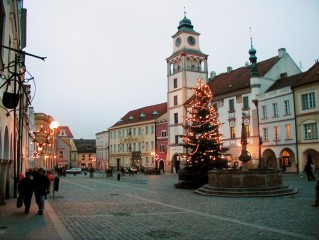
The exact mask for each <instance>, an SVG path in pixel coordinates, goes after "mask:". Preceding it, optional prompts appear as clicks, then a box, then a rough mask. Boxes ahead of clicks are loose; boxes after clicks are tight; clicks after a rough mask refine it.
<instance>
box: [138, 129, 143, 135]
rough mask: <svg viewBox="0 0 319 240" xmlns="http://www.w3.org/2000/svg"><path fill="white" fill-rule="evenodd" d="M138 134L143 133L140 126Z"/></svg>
mask: <svg viewBox="0 0 319 240" xmlns="http://www.w3.org/2000/svg"><path fill="white" fill-rule="evenodd" d="M138 135H139V136H140V135H142V129H141V128H140V127H139V128H138Z"/></svg>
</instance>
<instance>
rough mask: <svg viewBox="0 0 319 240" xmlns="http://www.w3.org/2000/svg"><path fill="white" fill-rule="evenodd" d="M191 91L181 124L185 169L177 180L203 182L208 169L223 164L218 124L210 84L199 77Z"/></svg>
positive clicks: (220, 166)
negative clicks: (191, 97) (190, 98)
mask: <svg viewBox="0 0 319 240" xmlns="http://www.w3.org/2000/svg"><path fill="white" fill-rule="evenodd" d="M193 91H194V97H193V99H192V100H191V102H190V109H189V111H188V114H187V116H185V118H184V123H183V127H184V129H185V133H184V135H182V139H183V141H184V142H185V145H184V147H185V148H187V154H186V168H185V170H184V172H183V171H182V172H181V174H180V175H183V174H185V175H184V177H185V178H183V177H180V180H185V179H186V181H190V182H195V181H198V184H205V182H206V181H207V170H209V169H213V168H222V167H223V166H224V164H225V163H224V161H222V160H221V144H222V142H221V134H220V133H219V128H220V123H219V121H218V116H217V113H216V111H215V109H214V107H213V103H212V99H213V94H212V92H211V90H210V88H209V86H208V85H206V84H205V83H204V82H203V80H202V79H199V80H198V84H197V86H195V87H194V88H193ZM226 165H227V163H226ZM187 175H188V176H187ZM181 178H182V179H181Z"/></svg>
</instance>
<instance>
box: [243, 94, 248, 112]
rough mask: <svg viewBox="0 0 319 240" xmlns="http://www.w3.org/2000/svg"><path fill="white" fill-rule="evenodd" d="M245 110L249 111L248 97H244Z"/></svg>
mask: <svg viewBox="0 0 319 240" xmlns="http://www.w3.org/2000/svg"><path fill="white" fill-rule="evenodd" d="M243 109H249V99H248V96H246V97H243Z"/></svg>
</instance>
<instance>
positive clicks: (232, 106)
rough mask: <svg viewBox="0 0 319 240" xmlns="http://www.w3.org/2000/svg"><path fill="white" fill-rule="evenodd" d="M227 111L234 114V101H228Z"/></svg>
mask: <svg viewBox="0 0 319 240" xmlns="http://www.w3.org/2000/svg"><path fill="white" fill-rule="evenodd" d="M229 111H230V112H234V111H235V101H234V99H230V100H229Z"/></svg>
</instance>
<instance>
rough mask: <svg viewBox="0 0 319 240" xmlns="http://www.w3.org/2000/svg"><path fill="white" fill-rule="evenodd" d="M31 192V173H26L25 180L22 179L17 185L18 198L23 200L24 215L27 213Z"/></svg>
mask: <svg viewBox="0 0 319 240" xmlns="http://www.w3.org/2000/svg"><path fill="white" fill-rule="evenodd" d="M33 190H34V184H33V180H32V179H31V173H30V172H26V174H25V178H23V179H22V180H21V181H20V183H19V185H18V191H19V197H21V198H22V200H23V203H24V207H25V209H24V213H25V214H28V213H29V210H30V206H31V199H32V194H33Z"/></svg>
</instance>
